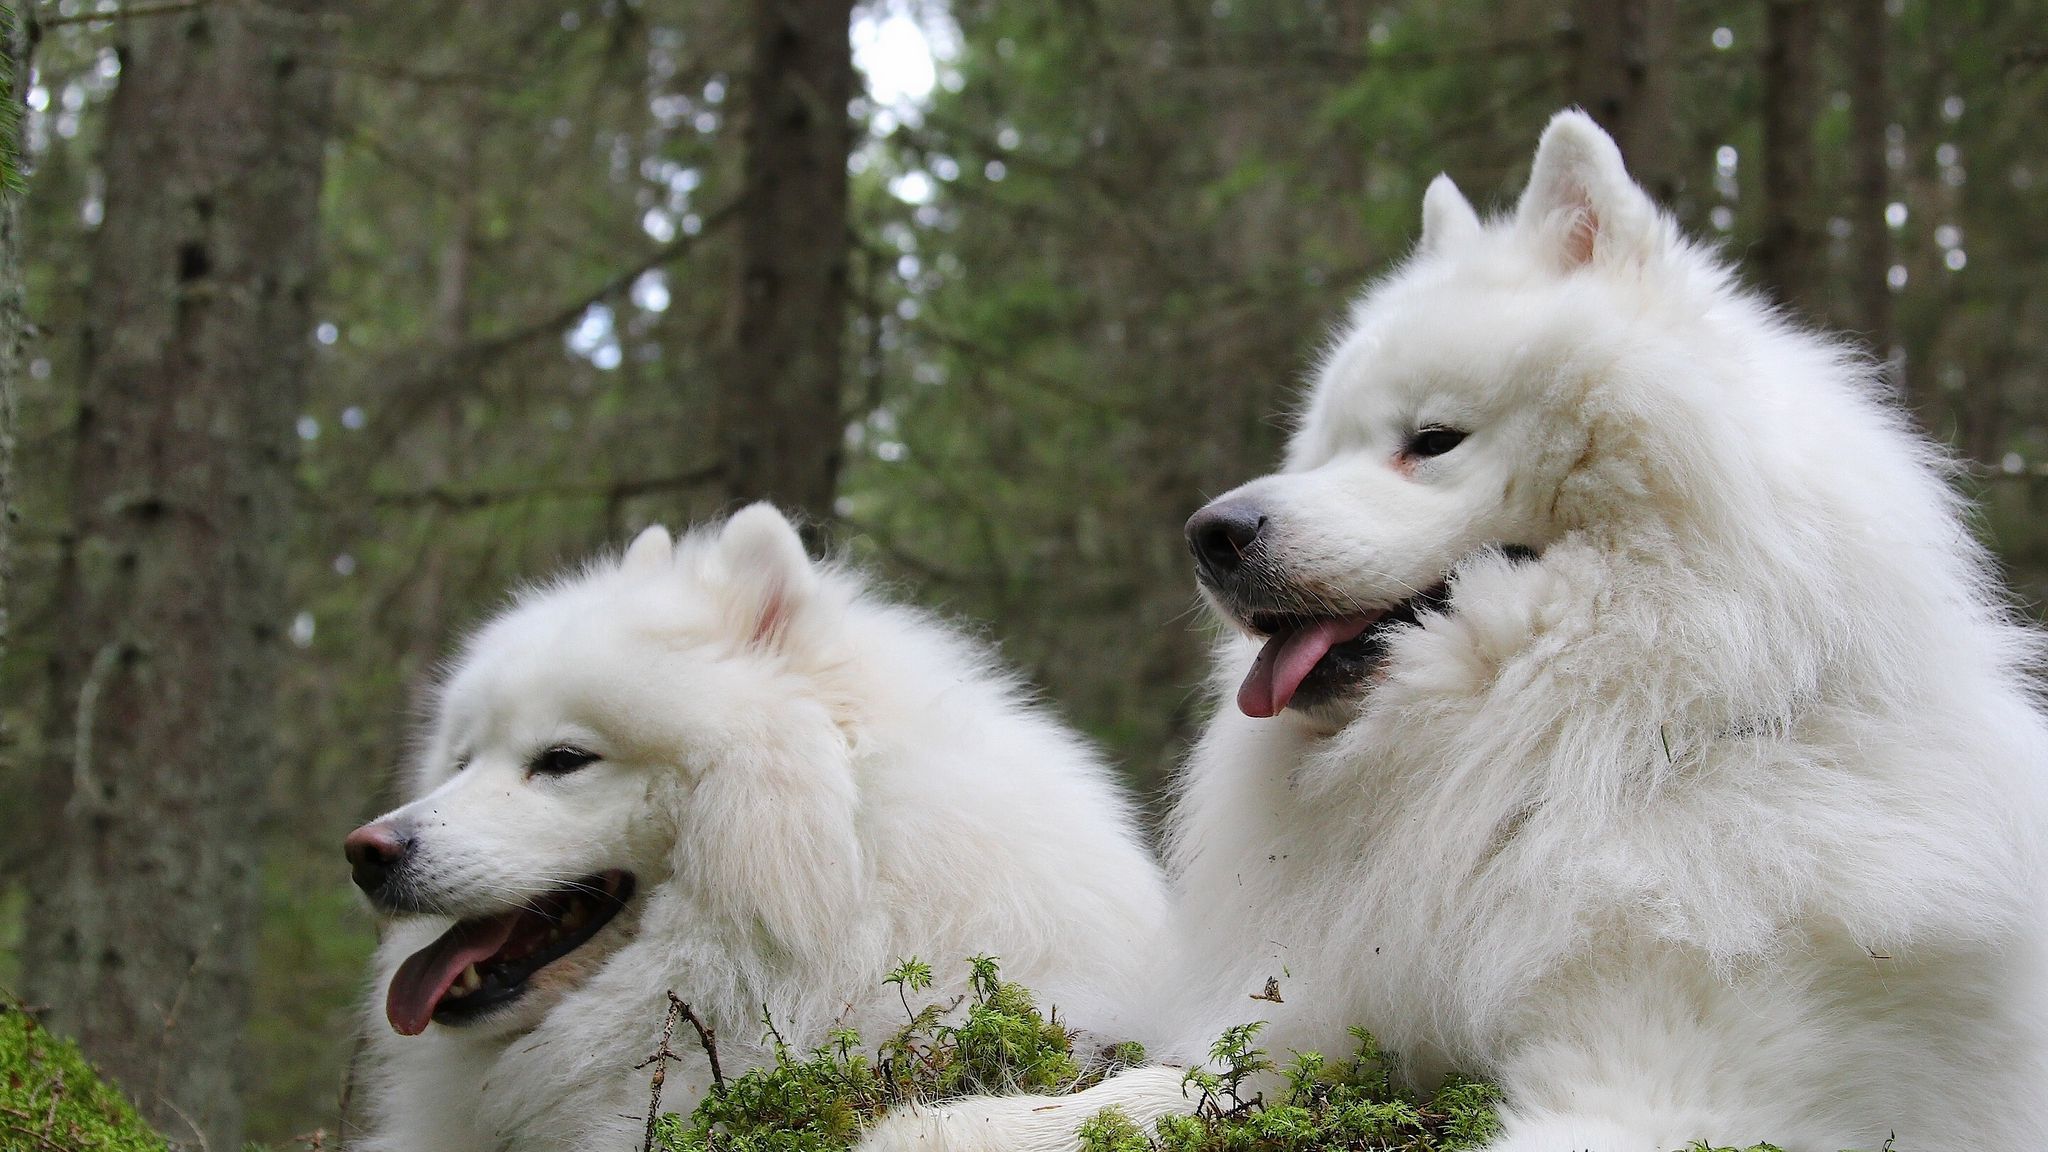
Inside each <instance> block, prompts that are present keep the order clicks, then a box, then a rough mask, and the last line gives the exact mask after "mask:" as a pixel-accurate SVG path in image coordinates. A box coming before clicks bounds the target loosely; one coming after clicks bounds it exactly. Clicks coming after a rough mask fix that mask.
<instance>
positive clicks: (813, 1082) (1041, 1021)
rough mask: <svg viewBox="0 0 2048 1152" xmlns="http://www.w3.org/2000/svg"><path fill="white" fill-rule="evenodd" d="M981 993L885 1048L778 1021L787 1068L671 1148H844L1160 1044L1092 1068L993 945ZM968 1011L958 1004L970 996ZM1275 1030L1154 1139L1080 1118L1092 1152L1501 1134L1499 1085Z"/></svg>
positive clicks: (1091, 1079) (1216, 1071) (1425, 1147)
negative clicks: (1264, 1087)
mask: <svg viewBox="0 0 2048 1152" xmlns="http://www.w3.org/2000/svg"><path fill="white" fill-rule="evenodd" d="M968 963H969V965H970V967H971V969H972V988H973V991H972V1003H971V1004H970V1005H969V1006H968V1008H967V1011H966V1014H965V1016H964V1017H963V1018H961V1019H960V1021H959V1022H958V1023H957V1024H956V1023H949V1022H947V1019H946V1018H947V1016H948V1015H949V1014H950V1013H949V1010H948V1009H949V1006H945V1005H938V1004H928V1005H925V1006H924V1007H922V1008H912V1007H910V1005H909V1003H908V1002H907V999H906V1003H905V1005H904V1011H905V1012H906V1013H907V1017H908V1019H907V1023H905V1025H904V1026H903V1028H902V1029H900V1030H899V1031H898V1032H897V1033H896V1035H894V1036H893V1037H891V1038H890V1039H888V1040H887V1041H885V1042H883V1043H882V1044H881V1045H879V1046H878V1047H877V1048H876V1049H875V1051H874V1053H873V1055H872V1057H871V1056H870V1055H869V1054H868V1053H866V1052H864V1051H862V1050H861V1041H860V1037H859V1035H857V1034H856V1033H854V1032H852V1031H850V1030H840V1031H837V1032H834V1033H833V1034H832V1035H831V1036H830V1037H829V1038H828V1039H827V1041H826V1043H825V1044H824V1045H823V1046H821V1047H818V1048H815V1049H813V1050H811V1051H810V1052H809V1053H808V1054H799V1053H797V1052H795V1051H793V1050H792V1049H791V1048H790V1047H789V1046H788V1045H787V1044H785V1043H784V1042H783V1040H782V1037H781V1035H780V1033H778V1032H777V1031H776V1030H775V1027H774V1023H773V1021H772V1020H769V1019H765V1018H764V1021H763V1022H764V1024H765V1025H766V1026H767V1028H768V1034H769V1037H770V1039H771V1040H772V1041H773V1042H774V1049H775V1060H774V1063H773V1064H771V1065H769V1066H768V1067H765V1068H759V1069H755V1070H753V1071H750V1072H748V1073H746V1074H745V1075H743V1076H740V1077H738V1078H737V1079H734V1080H730V1081H727V1082H726V1083H725V1084H724V1085H722V1086H719V1087H716V1088H714V1089H713V1090H712V1092H711V1093H710V1095H708V1096H707V1097H705V1099H704V1100H703V1101H702V1102H701V1103H700V1104H699V1105H698V1106H697V1108H696V1110H695V1111H694V1112H693V1113H692V1114H691V1115H690V1116H689V1117H688V1118H684V1117H682V1116H680V1115H677V1114H675V1113H670V1114H668V1115H666V1116H663V1117H662V1118H661V1120H660V1121H659V1122H658V1124H657V1125H656V1129H655V1138H656V1144H657V1147H659V1148H661V1149H664V1150H665V1152H712V1150H713V1149H714V1148H715V1149H718V1150H719V1152H841V1150H844V1149H849V1148H851V1147H853V1145H854V1144H855V1143H856V1142H857V1141H858V1139H859V1135H860V1129H861V1127H862V1126H863V1125H865V1124H867V1123H870V1122H872V1121H874V1120H876V1119H878V1118H880V1117H881V1116H882V1115H883V1114H884V1113H885V1112H887V1111H889V1110H890V1109H891V1108H894V1107H896V1106H897V1105H900V1104H907V1103H913V1102H915V1103H919V1104H934V1103H939V1102H943V1101H946V1100H953V1099H958V1098H959V1097H962V1096H971V1095H985V1094H991V1093H1019V1092H1023V1093H1039V1094H1045V1095H1065V1094H1067V1093H1071V1092H1077V1091H1080V1090H1082V1089H1084V1088H1088V1087H1091V1086H1093V1085H1095V1084H1098V1083H1100V1082H1101V1081H1102V1079H1103V1078H1104V1077H1106V1076H1108V1075H1111V1074H1113V1073H1114V1072H1115V1071H1116V1070H1118V1069H1119V1068H1122V1067H1127V1066H1131V1065H1135V1064H1141V1063H1143V1062H1144V1060H1145V1051H1144V1049H1143V1047H1142V1046H1140V1045H1137V1044H1129V1043H1126V1044H1119V1045H1116V1046H1114V1047H1112V1048H1110V1049H1108V1050H1106V1051H1105V1052H1104V1053H1103V1054H1102V1057H1101V1058H1100V1059H1092V1060H1089V1061H1088V1062H1087V1064H1086V1066H1085V1067H1084V1065H1083V1061H1082V1059H1081V1058H1080V1057H1079V1056H1077V1055H1076V1053H1075V1052H1074V1046H1073V1036H1072V1034H1071V1033H1069V1032H1068V1031H1067V1030H1066V1029H1065V1028H1062V1027H1061V1026H1060V1025H1059V1023H1058V1022H1057V1021H1056V1020H1053V1019H1052V1018H1050V1017H1049V1016H1047V1015H1046V1014H1044V1013H1041V1012H1040V1011H1039V1009H1038V1006H1037V1005H1036V1003H1035V1002H1034V1001H1033V1000H1032V997H1031V994H1030V992H1028V991H1026V990H1025V989H1024V988H1023V987H1022V986H1020V985H1018V984H1014V983H1011V982H1009V981H1006V980H1003V979H1002V978H1001V975H1000V973H999V971H998V968H997V965H996V962H995V960H994V959H993V958H991V957H987V956H977V957H974V958H973V959H972V960H970V961H969V962H968ZM885 982H886V983H888V984H893V985H895V986H896V987H897V989H898V991H899V992H906V990H922V989H925V988H929V987H930V986H931V982H932V970H931V966H930V965H928V964H924V963H922V962H920V961H918V960H915V959H913V960H910V961H907V962H905V963H904V964H903V965H901V966H899V967H898V968H897V969H896V970H895V971H893V972H891V973H890V974H889V976H888V977H887V979H886V981H885ZM956 1006H957V1005H956ZM1259 1029H1260V1025H1258V1024H1247V1025H1243V1026H1241V1027H1237V1028H1232V1029H1230V1030H1229V1031H1227V1032H1226V1033H1224V1035H1223V1036H1222V1037H1221V1038H1220V1039H1219V1040H1218V1041H1217V1042H1216V1044H1215V1046H1214V1047H1213V1048H1212V1049H1211V1051H1210V1056H1211V1065H1210V1066H1209V1067H1207V1068H1202V1069H1195V1070H1192V1071H1190V1072H1189V1073H1188V1075H1187V1079H1188V1084H1189V1085H1190V1087H1191V1088H1192V1089H1194V1091H1192V1092H1191V1093H1190V1098H1191V1099H1193V1100H1194V1101H1195V1105H1194V1107H1193V1108H1192V1109H1191V1111H1190V1113H1189V1114H1188V1115H1186V1116H1177V1117H1168V1118H1166V1119H1164V1120H1162V1121H1160V1122H1159V1125H1158V1130H1157V1133H1156V1135H1148V1134H1147V1133H1146V1132H1145V1131H1144V1130H1143V1129H1142V1128H1141V1127H1139V1125H1138V1124H1136V1123H1135V1122H1134V1121H1133V1120H1131V1118H1130V1117H1129V1116H1126V1115H1124V1114H1122V1113H1120V1112H1117V1111H1115V1110H1108V1111H1104V1112H1102V1113H1100V1114H1098V1115H1096V1116H1094V1117H1092V1118H1090V1119H1089V1120H1087V1121H1086V1122H1085V1123H1083V1125H1082V1126H1081V1129H1080V1137H1081V1140H1082V1146H1083V1148H1084V1149H1086V1150H1087V1152H1239V1150H1243V1152H1254V1150H1257V1152H1292V1150H1297V1149H1298V1150H1307V1149H1330V1150H1337V1149H1344V1150H1350V1149H1358V1150H1361V1152H1364V1150H1375V1152H1378V1150H1388V1152H1391V1150H1402V1152H1449V1150H1451V1149H1458V1148H1469V1147H1473V1146H1476V1145H1478V1144H1480V1143H1482V1142H1484V1141H1485V1140H1487V1139H1489V1138H1491V1137H1492V1136H1493V1135H1494V1134H1495V1132H1497V1131H1498V1128H1499V1123H1498V1120H1497V1119H1496V1118H1495V1115H1494V1103H1495V1101H1496V1100H1497V1098H1498V1097H1497V1094H1496V1093H1495V1091H1494V1090H1493V1089H1492V1088H1491V1087H1490V1086H1488V1085H1485V1084H1481V1083H1478V1082H1476V1081H1470V1080H1461V1079H1455V1078H1454V1079H1452V1080H1451V1081H1450V1082H1448V1083H1446V1084H1445V1085H1444V1086H1443V1087H1442V1088H1441V1089H1439V1090H1438V1091H1437V1092H1435V1093H1434V1094H1432V1095H1429V1096H1419V1095H1414V1094H1411V1093H1408V1092H1406V1091H1405V1090H1403V1089H1401V1088H1399V1087H1397V1086H1396V1084H1395V1077H1394V1075H1393V1070H1394V1061H1393V1059H1392V1057H1391V1056H1389V1055H1388V1054H1387V1053H1385V1052H1383V1051H1381V1049H1380V1047H1379V1045H1378V1044H1377V1043H1376V1042H1375V1041H1374V1040H1373V1038H1372V1036H1371V1035H1370V1034H1369V1033H1366V1032H1364V1031H1362V1030H1361V1031H1357V1032H1355V1033H1354V1034H1355V1035H1356V1036H1357V1038H1358V1042H1359V1047H1358V1051H1357V1052H1356V1053H1355V1054H1354V1055H1353V1056H1352V1058H1351V1059H1350V1060H1348V1061H1345V1062H1344V1063H1342V1064H1339V1065H1336V1066H1331V1065H1329V1064H1328V1063H1327V1062H1326V1061H1325V1060H1324V1058H1323V1057H1322V1056H1320V1055H1317V1054H1315V1053H1301V1054H1297V1055H1296V1056H1295V1057H1294V1059H1293V1060H1292V1061H1291V1062H1290V1063H1288V1064H1287V1065H1286V1066H1285V1067H1280V1066H1277V1065H1275V1064H1274V1063H1273V1062H1272V1061H1271V1060H1268V1059H1267V1058H1266V1054H1265V1052H1264V1051H1262V1050H1261V1049H1259V1048H1258V1047H1257V1039H1258V1035H1259ZM1272 1074H1277V1075H1278V1076H1279V1077H1280V1078H1281V1079H1282V1080H1283V1081H1284V1083H1285V1084H1286V1090H1285V1092H1284V1093H1283V1094H1282V1096H1281V1098H1280V1099H1279V1100H1278V1101H1277V1102H1273V1103H1268V1102H1267V1101H1266V1100H1264V1099H1263V1097H1262V1096H1260V1095H1259V1094H1258V1093H1257V1092H1256V1091H1254V1090H1253V1088H1252V1085H1253V1083H1254V1082H1255V1081H1257V1080H1260V1079H1263V1078H1266V1077H1268V1076H1269V1075H1272Z"/></svg>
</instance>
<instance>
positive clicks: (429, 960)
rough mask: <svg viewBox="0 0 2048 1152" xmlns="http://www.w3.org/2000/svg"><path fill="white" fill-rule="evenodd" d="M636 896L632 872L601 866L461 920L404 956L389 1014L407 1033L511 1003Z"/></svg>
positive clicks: (387, 1005)
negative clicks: (522, 900) (518, 902)
mask: <svg viewBox="0 0 2048 1152" xmlns="http://www.w3.org/2000/svg"><path fill="white" fill-rule="evenodd" d="M632 896H633V876H632V874H631V873H629V872H618V871H612V872H601V873H599V874H597V875H595V876H586V877H584V878H583V879H581V880H578V881H576V882H574V883H572V884H568V885H565V886H563V887H561V888H557V889H555V890H554V891H552V892H549V893H547V894H546V895H543V896H540V897H537V898H536V899H534V900H532V901H529V902H528V903H527V904H525V905H524V906H522V907H519V908H513V909H510V910H508V911H505V912H501V913H498V914H497V915H494V916H479V917H475V918H472V919H469V920H463V921H461V922H459V923H457V924H456V925H455V926H454V927H453V928H450V929H448V931H446V932H444V933H442V934H441V937H440V939H438V940H435V941H434V942H433V943H432V944H429V945H427V946H426V947H425V948H422V949H420V950H419V951H418V952H415V953H413V954H412V955H411V956H408V957H406V960H405V963H403V964H401V965H399V967H398V973H397V974H396V975H395V976H393V977H392V978H391V989H390V991H389V992H388V993H387V994H386V996H385V1000H384V1015H385V1017H386V1018H387V1019H388V1020H390V1021H391V1027H392V1029H393V1030H394V1031H396V1032H397V1033H398V1034H399V1035H401V1036H417V1035H419V1034H420V1033H422V1032H424V1031H426V1030H427V1023H428V1022H429V1021H435V1022H438V1023H441V1024H462V1023H466V1022H468V1021H470V1020H474V1019H476V1018H477V1017H478V1016H481V1015H483V1014H484V1013H486V1012H488V1011H490V1010H491V1009H493V1008H497V1007H499V1006H501V1005H504V1004H508V1003H510V1002H512V1001H513V1000H516V999H518V998H519V996H520V994H521V993H523V992H524V991H525V990H526V983H527V981H528V980H529V979H531V978H532V976H533V974H534V973H536V972H539V971H540V970H541V969H543V968H545V967H547V966H548V965H550V964H552V963H554V962H555V961H557V960H560V959H561V958H562V957H564V956H567V955H568V954H569V953H571V952H574V951H576V949H578V948H581V947H582V946H583V945H584V944H586V943H588V942H589V941H590V938H591V937H593V936H595V935H597V933H598V931H599V930H600V929H602V928H603V927H604V926H605V925H606V924H607V923H609V922H610V921H611V918H612V917H614V916H616V915H618V913H619V909H621V908H624V907H625V906H626V901H628V900H630V899H632Z"/></svg>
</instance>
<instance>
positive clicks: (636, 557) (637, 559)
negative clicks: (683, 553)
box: [619, 524, 676, 572]
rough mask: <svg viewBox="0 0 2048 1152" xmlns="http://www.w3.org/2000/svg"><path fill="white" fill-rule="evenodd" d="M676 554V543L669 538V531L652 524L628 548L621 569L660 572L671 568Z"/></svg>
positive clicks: (620, 563)
mask: <svg viewBox="0 0 2048 1152" xmlns="http://www.w3.org/2000/svg"><path fill="white" fill-rule="evenodd" d="M675 554H676V542H675V541H674V540H671V539H670V538H669V534H668V529H666V528H663V527H662V526H661V525H659V524H650V525H648V526H647V527H646V528H645V529H643V530H642V531H641V533H640V534H639V535H638V536H635V537H633V542H632V543H631V544H628V545H627V546H626V555H625V556H624V557H623V558H622V559H620V561H619V567H620V568H621V569H623V570H624V571H627V572H659V571H661V570H662V569H664V568H666V567H668V566H669V564H670V563H671V562H672V561H673V560H674V559H675Z"/></svg>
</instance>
